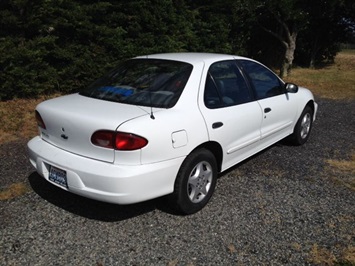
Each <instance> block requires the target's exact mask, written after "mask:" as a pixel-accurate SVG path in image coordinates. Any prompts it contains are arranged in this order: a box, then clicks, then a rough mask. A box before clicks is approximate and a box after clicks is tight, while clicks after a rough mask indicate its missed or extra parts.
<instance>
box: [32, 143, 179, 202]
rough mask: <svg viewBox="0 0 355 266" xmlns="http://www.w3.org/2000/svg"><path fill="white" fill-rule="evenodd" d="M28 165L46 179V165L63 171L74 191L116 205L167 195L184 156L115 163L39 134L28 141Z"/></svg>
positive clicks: (47, 170)
mask: <svg viewBox="0 0 355 266" xmlns="http://www.w3.org/2000/svg"><path fill="white" fill-rule="evenodd" d="M28 151H29V157H30V162H31V164H32V165H33V166H34V167H35V168H36V170H37V172H38V173H39V174H40V175H41V176H43V177H44V178H45V179H46V180H47V181H48V182H50V183H52V184H54V185H56V186H59V185H57V184H56V183H54V182H52V181H50V180H49V168H50V166H54V167H57V168H60V169H62V170H64V171H66V176H67V183H68V188H64V187H62V186H59V187H60V188H62V189H65V190H67V191H69V192H72V193H74V194H78V195H82V196H84V197H87V198H92V199H96V200H99V201H105V202H111V203H116V204H131V203H137V202H141V201H145V200H149V199H153V198H157V197H160V196H163V195H167V194H170V193H171V192H173V189H174V182H175V178H176V175H177V172H178V170H179V167H180V165H181V163H182V161H183V160H184V158H177V159H172V160H167V161H163V162H158V163H153V164H146V165H133V166H132V165H116V164H113V163H107V162H102V161H97V160H93V159H89V158H86V157H83V156H79V155H76V154H73V153H70V152H67V151H64V150H61V149H59V148H57V147H55V146H53V145H51V144H49V143H47V142H45V141H43V140H42V139H41V138H40V137H35V138H33V139H32V140H30V141H29V142H28Z"/></svg>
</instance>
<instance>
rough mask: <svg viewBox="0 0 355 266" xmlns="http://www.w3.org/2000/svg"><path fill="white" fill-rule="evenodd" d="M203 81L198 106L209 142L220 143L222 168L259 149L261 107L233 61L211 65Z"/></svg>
mask: <svg viewBox="0 0 355 266" xmlns="http://www.w3.org/2000/svg"><path fill="white" fill-rule="evenodd" d="M203 80H204V81H205V82H204V83H203V82H202V84H201V86H203V90H202V91H203V92H204V95H203V103H201V104H200V109H201V112H202V115H203V117H204V119H205V122H206V126H207V130H208V134H209V139H210V141H216V142H218V143H220V144H221V146H222V149H223V163H222V171H223V170H225V169H227V168H229V167H231V166H233V165H234V164H236V163H238V162H240V161H242V160H244V159H245V158H247V157H249V156H250V155H252V154H254V153H255V152H257V151H258V150H259V149H258V146H259V144H260V126H261V123H262V119H263V116H262V110H261V108H260V105H259V103H258V102H257V101H255V100H253V97H252V94H251V91H250V89H249V87H248V86H247V84H246V82H245V80H244V78H243V76H242V74H241V72H240V70H239V68H238V67H237V65H236V62H235V61H234V60H228V61H221V62H217V63H214V64H212V65H211V66H210V68H209V70H208V72H207V74H206V76H205V77H203Z"/></svg>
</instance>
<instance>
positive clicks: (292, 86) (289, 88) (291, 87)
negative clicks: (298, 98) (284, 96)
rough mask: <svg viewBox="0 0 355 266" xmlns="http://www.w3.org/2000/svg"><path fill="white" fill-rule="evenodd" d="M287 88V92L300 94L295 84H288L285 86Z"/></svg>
mask: <svg viewBox="0 0 355 266" xmlns="http://www.w3.org/2000/svg"><path fill="white" fill-rule="evenodd" d="M285 88H286V92H289V93H296V92H298V86H297V85H296V84H293V83H286V84H285Z"/></svg>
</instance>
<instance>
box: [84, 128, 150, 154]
mask: <svg viewBox="0 0 355 266" xmlns="http://www.w3.org/2000/svg"><path fill="white" fill-rule="evenodd" d="M91 142H92V144H94V145H96V146H99V147H103V148H108V149H116V150H121V151H122V150H123V151H133V150H138V149H141V148H143V147H145V146H146V145H147V144H148V140H146V139H145V138H143V137H140V136H137V135H134V134H130V133H123V132H115V131H109V130H99V131H96V132H95V133H94V134H93V135H92V136H91Z"/></svg>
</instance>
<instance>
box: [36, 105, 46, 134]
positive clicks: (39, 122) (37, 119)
mask: <svg viewBox="0 0 355 266" xmlns="http://www.w3.org/2000/svg"><path fill="white" fill-rule="evenodd" d="M35 113H36V121H37V125H38V126H39V127H41V128H43V129H46V125H45V124H44V121H43V119H42V117H41V115H40V114H39V112H38V111H37V110H36V112H35Z"/></svg>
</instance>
